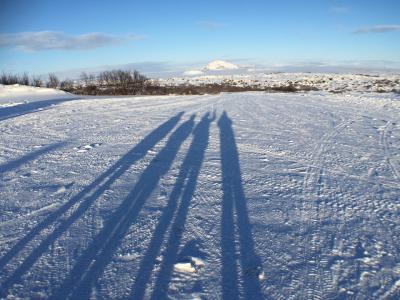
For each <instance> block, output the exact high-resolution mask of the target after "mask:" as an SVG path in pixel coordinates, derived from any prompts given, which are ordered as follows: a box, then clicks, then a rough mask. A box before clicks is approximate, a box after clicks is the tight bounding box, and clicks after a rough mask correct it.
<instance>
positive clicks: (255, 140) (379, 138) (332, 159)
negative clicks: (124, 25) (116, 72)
mask: <svg viewBox="0 0 400 300" xmlns="http://www.w3.org/2000/svg"><path fill="white" fill-rule="evenodd" d="M20 88H21V87H20ZM3 89H4V87H3ZM33 89H34V88H33ZM17 90H18V89H17ZM17 90H15V91H13V92H11V93H10V92H9V91H8V92H9V94H5V93H6V92H4V90H3V93H2V94H1V93H0V104H1V106H0V132H1V133H0V210H1V214H0V285H1V288H0V297H3V298H7V297H8V298H10V299H14V298H36V299H37V298H52V299H86V298H90V297H92V298H94V299H123V298H130V299H142V298H145V299H166V298H171V299H221V298H223V299H398V297H400V239H399V236H400V219H399V212H400V96H399V95H396V94H394V93H380V94H379V93H373V92H370V93H361V92H353V93H346V92H345V93H341V94H333V93H328V92H322V91H320V92H310V93H305V94H301V93H296V94H293V93H292V94H280V93H275V94H267V93H262V92H258V93H235V94H220V95H204V96H163V97H157V96H154V97H114V98H104V97H103V98H97V99H96V98H85V99H79V98H78V97H76V96H74V95H69V94H63V93H58V94H52V93H51V92H49V91H48V94H45V95H41V96H40V95H39V96H38V95H37V94H38V93H39V92H37V91H38V90H36V92H35V90H32V91H31V92H29V91H28V92H27V93H25V94H23V93H20V94H19V93H18V91H17ZM32 95H33V96H32ZM31 100H35V101H33V102H30V101H31Z"/></svg>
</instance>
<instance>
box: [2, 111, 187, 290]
mask: <svg viewBox="0 0 400 300" xmlns="http://www.w3.org/2000/svg"><path fill="white" fill-rule="evenodd" d="M182 115H183V112H180V113H178V114H177V115H175V116H174V117H172V118H170V119H169V120H167V121H166V122H164V123H163V124H161V125H160V126H159V127H158V128H156V129H155V130H154V131H152V132H151V133H150V134H149V135H147V136H146V137H145V138H144V139H143V140H142V141H141V142H140V143H139V144H137V145H136V146H135V147H134V148H133V149H131V150H130V151H129V152H127V153H126V154H125V155H124V156H123V157H121V158H120V159H119V160H118V161H117V162H116V163H115V164H114V165H112V166H111V167H110V168H108V169H107V170H106V171H105V172H104V173H103V174H101V175H100V176H99V177H98V178H96V179H95V180H94V181H93V182H92V183H90V184H89V185H88V186H87V187H85V188H84V189H83V190H82V191H80V192H79V193H78V194H76V195H75V196H74V197H72V198H71V199H70V200H69V201H68V202H66V203H65V204H64V205H62V206H61V207H60V208H58V209H57V210H56V211H54V212H52V213H50V214H49V215H48V216H47V217H46V218H45V219H44V220H43V221H41V222H40V223H39V224H37V225H36V226H35V227H34V228H32V229H31V230H30V231H29V233H28V234H26V235H25V236H24V237H23V238H22V239H21V240H19V241H18V242H17V243H16V244H15V245H14V246H13V247H12V248H11V249H10V250H9V251H8V252H7V253H6V254H5V255H4V256H3V257H2V258H1V259H0V270H1V269H2V268H4V267H5V266H6V265H7V264H8V262H9V261H10V260H11V259H13V258H14V257H16V256H17V255H18V253H19V252H20V251H21V250H23V249H24V247H25V246H26V245H27V244H28V243H29V242H30V241H32V240H33V239H34V238H35V237H36V236H38V235H39V234H40V233H41V232H42V231H43V230H44V229H46V228H47V227H48V226H50V225H51V224H53V223H54V222H56V221H57V220H58V219H59V218H60V217H61V216H62V215H63V214H64V213H66V212H67V211H68V210H69V209H70V208H71V207H73V206H74V205H75V204H77V203H79V202H80V204H79V206H78V208H77V209H76V210H75V211H74V212H73V213H72V214H71V215H70V216H69V217H68V218H66V219H64V220H62V221H61V222H60V224H59V225H58V226H57V227H56V228H55V229H54V231H53V232H52V233H51V234H50V235H48V236H47V237H46V238H45V239H44V240H43V241H42V242H41V243H40V244H39V246H37V247H36V248H35V249H34V250H33V251H32V252H31V253H30V254H29V255H28V257H27V258H26V259H25V260H24V261H23V262H22V264H21V265H20V266H19V267H18V268H17V269H16V270H15V271H14V273H13V274H12V275H11V276H10V277H9V278H8V279H7V280H6V281H5V282H3V283H2V284H1V286H0V296H4V295H6V294H7V291H8V289H9V288H10V286H11V285H12V284H14V283H15V282H18V281H19V280H20V278H21V276H22V275H23V274H25V272H27V271H28V270H29V269H30V268H31V267H32V265H33V264H34V263H35V262H36V261H37V259H38V258H39V257H40V256H41V255H42V254H43V253H44V252H45V251H47V249H48V247H49V246H50V245H51V244H52V243H53V242H54V241H55V240H56V239H57V238H58V237H59V236H61V235H62V234H63V233H64V232H65V231H66V230H67V229H68V228H69V227H70V226H71V225H72V224H73V223H74V222H75V221H76V220H78V219H79V217H81V216H82V215H83V214H84V213H85V211H86V210H87V209H88V208H90V206H91V205H92V204H93V203H94V202H95V201H96V199H97V198H98V197H99V196H100V195H101V194H102V193H104V191H105V190H107V189H108V188H109V187H110V186H111V184H112V183H113V182H114V181H115V180H116V179H118V178H119V177H120V176H121V175H122V174H123V173H124V172H125V171H126V170H127V169H128V168H129V167H130V166H132V164H134V163H135V162H136V161H138V160H140V159H142V158H143V157H144V156H145V155H146V154H147V152H148V151H149V150H150V149H152V148H153V147H154V146H155V145H156V144H157V143H158V142H159V141H161V140H162V139H163V138H164V137H165V136H167V134H168V133H169V132H170V131H171V130H172V129H173V128H174V127H175V126H176V124H177V123H178V122H179V120H180V118H181V117H182ZM91 192H92V193H91ZM90 193H91V194H90Z"/></svg>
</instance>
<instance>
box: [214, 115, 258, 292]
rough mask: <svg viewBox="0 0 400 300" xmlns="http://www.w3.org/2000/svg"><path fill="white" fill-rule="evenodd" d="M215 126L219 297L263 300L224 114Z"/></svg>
mask: <svg viewBox="0 0 400 300" xmlns="http://www.w3.org/2000/svg"><path fill="white" fill-rule="evenodd" d="M218 126H219V128H220V151H221V169H222V189H223V198H222V216H221V252H222V269H221V273H222V274H221V275H222V296H223V299H227V300H228V299H229V300H232V299H239V298H244V299H264V296H263V294H262V291H261V286H260V281H259V278H258V276H259V272H261V271H262V268H261V260H260V258H259V257H258V255H257V253H256V249H255V246H254V239H253V236H252V232H251V223H250V220H249V213H248V210H247V205H246V197H245V194H244V190H243V183H242V175H241V171H240V163H239V154H238V149H237V146H236V141H235V135H234V132H233V128H232V121H231V119H230V118H229V117H228V115H227V113H226V112H223V114H222V116H221V118H220V119H219V121H218ZM235 212H236V215H235ZM235 216H236V218H235ZM235 226H237V233H238V241H236V240H235ZM237 244H239V253H240V254H239V261H240V265H241V280H240V282H241V285H242V287H243V292H244V295H243V297H241V289H240V288H239V278H238V274H239V270H238V265H237V261H238V260H237V257H238V255H236V252H237V251H236V247H237V246H236V245H237Z"/></svg>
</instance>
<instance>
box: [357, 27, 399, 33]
mask: <svg viewBox="0 0 400 300" xmlns="http://www.w3.org/2000/svg"><path fill="white" fill-rule="evenodd" d="M393 31H400V25H377V26H371V27H364V28H359V29H357V30H355V31H353V33H356V34H363V33H383V32H393Z"/></svg>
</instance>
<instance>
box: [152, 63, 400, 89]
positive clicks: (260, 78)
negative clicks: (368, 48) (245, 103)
mask: <svg viewBox="0 0 400 300" xmlns="http://www.w3.org/2000/svg"><path fill="white" fill-rule="evenodd" d="M240 70H241V69H239V71H240ZM190 72H191V71H190ZM220 72H223V71H217V72H213V73H212V74H209V73H206V74H198V73H196V72H195V71H193V73H189V74H187V75H190V76H184V77H173V78H167V79H158V80H157V82H158V83H160V84H163V85H177V84H193V85H202V84H210V83H219V84H223V83H225V84H230V85H236V86H250V87H259V88H268V87H277V86H282V85H289V84H294V85H298V86H306V87H313V88H316V89H318V90H322V91H327V92H330V93H343V92H346V93H351V92H357V93H358V92H367V93H370V92H392V91H393V92H397V93H400V74H374V75H369V74H336V73H326V74H324V73H321V74H316V73H250V74H249V73H245V74H225V73H223V74H221V73H220Z"/></svg>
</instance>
